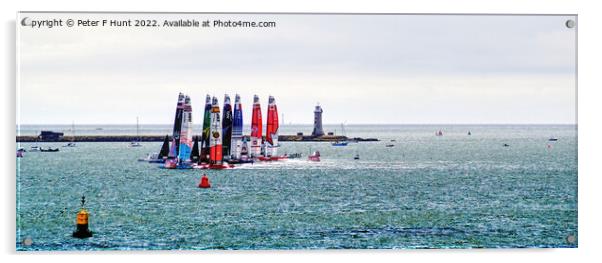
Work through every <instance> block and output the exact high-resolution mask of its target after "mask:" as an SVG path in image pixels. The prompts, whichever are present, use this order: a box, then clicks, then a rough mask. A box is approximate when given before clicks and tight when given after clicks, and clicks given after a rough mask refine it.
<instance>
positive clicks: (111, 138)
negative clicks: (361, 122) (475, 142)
mask: <svg viewBox="0 0 602 263" xmlns="http://www.w3.org/2000/svg"><path fill="white" fill-rule="evenodd" d="M245 137H247V139H249V137H248V136H245ZM164 138H165V136H161V135H142V136H135V135H82V136H75V137H74V138H73V137H71V136H67V137H62V138H59V139H57V140H41V139H40V138H39V137H38V136H17V142H70V141H72V140H73V141H75V142H131V141H135V140H139V141H141V142H162V141H163V139H164ZM169 139H170V140H171V136H169ZM278 140H279V141H281V142H334V141H342V140H349V141H357V142H373V141H378V139H376V138H359V137H355V138H347V137H345V136H336V135H324V136H319V137H314V136H303V135H280V136H278Z"/></svg>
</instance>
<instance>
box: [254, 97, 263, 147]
mask: <svg viewBox="0 0 602 263" xmlns="http://www.w3.org/2000/svg"><path fill="white" fill-rule="evenodd" d="M261 123H262V120H261V105H260V104H259V97H257V95H255V96H254V97H253V116H252V118H251V155H253V157H258V156H259V155H260V152H261V143H262V142H261V140H262V136H263V135H262V134H261V133H262V125H261Z"/></svg>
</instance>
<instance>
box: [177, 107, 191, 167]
mask: <svg viewBox="0 0 602 263" xmlns="http://www.w3.org/2000/svg"><path fill="white" fill-rule="evenodd" d="M191 152H192V105H191V104H190V97H189V96H185V98H184V111H183V114H182V132H181V133H180V152H179V154H178V159H180V161H181V162H190V153H191Z"/></svg>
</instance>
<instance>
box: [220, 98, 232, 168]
mask: <svg viewBox="0 0 602 263" xmlns="http://www.w3.org/2000/svg"><path fill="white" fill-rule="evenodd" d="M231 144H232V105H231V104H230V97H229V96H228V95H226V97H225V99H224V112H223V117H222V156H223V158H224V159H229V158H230V149H231V147H230V146H231Z"/></svg>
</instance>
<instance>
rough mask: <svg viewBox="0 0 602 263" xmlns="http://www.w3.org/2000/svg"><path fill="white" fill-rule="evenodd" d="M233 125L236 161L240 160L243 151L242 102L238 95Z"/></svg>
mask: <svg viewBox="0 0 602 263" xmlns="http://www.w3.org/2000/svg"><path fill="white" fill-rule="evenodd" d="M232 121H233V124H232V144H231V145H232V148H233V153H232V155H233V156H234V159H240V156H241V150H242V126H243V118H242V104H241V102H240V96H239V95H238V94H236V97H235V99H234V116H233V120H232Z"/></svg>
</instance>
